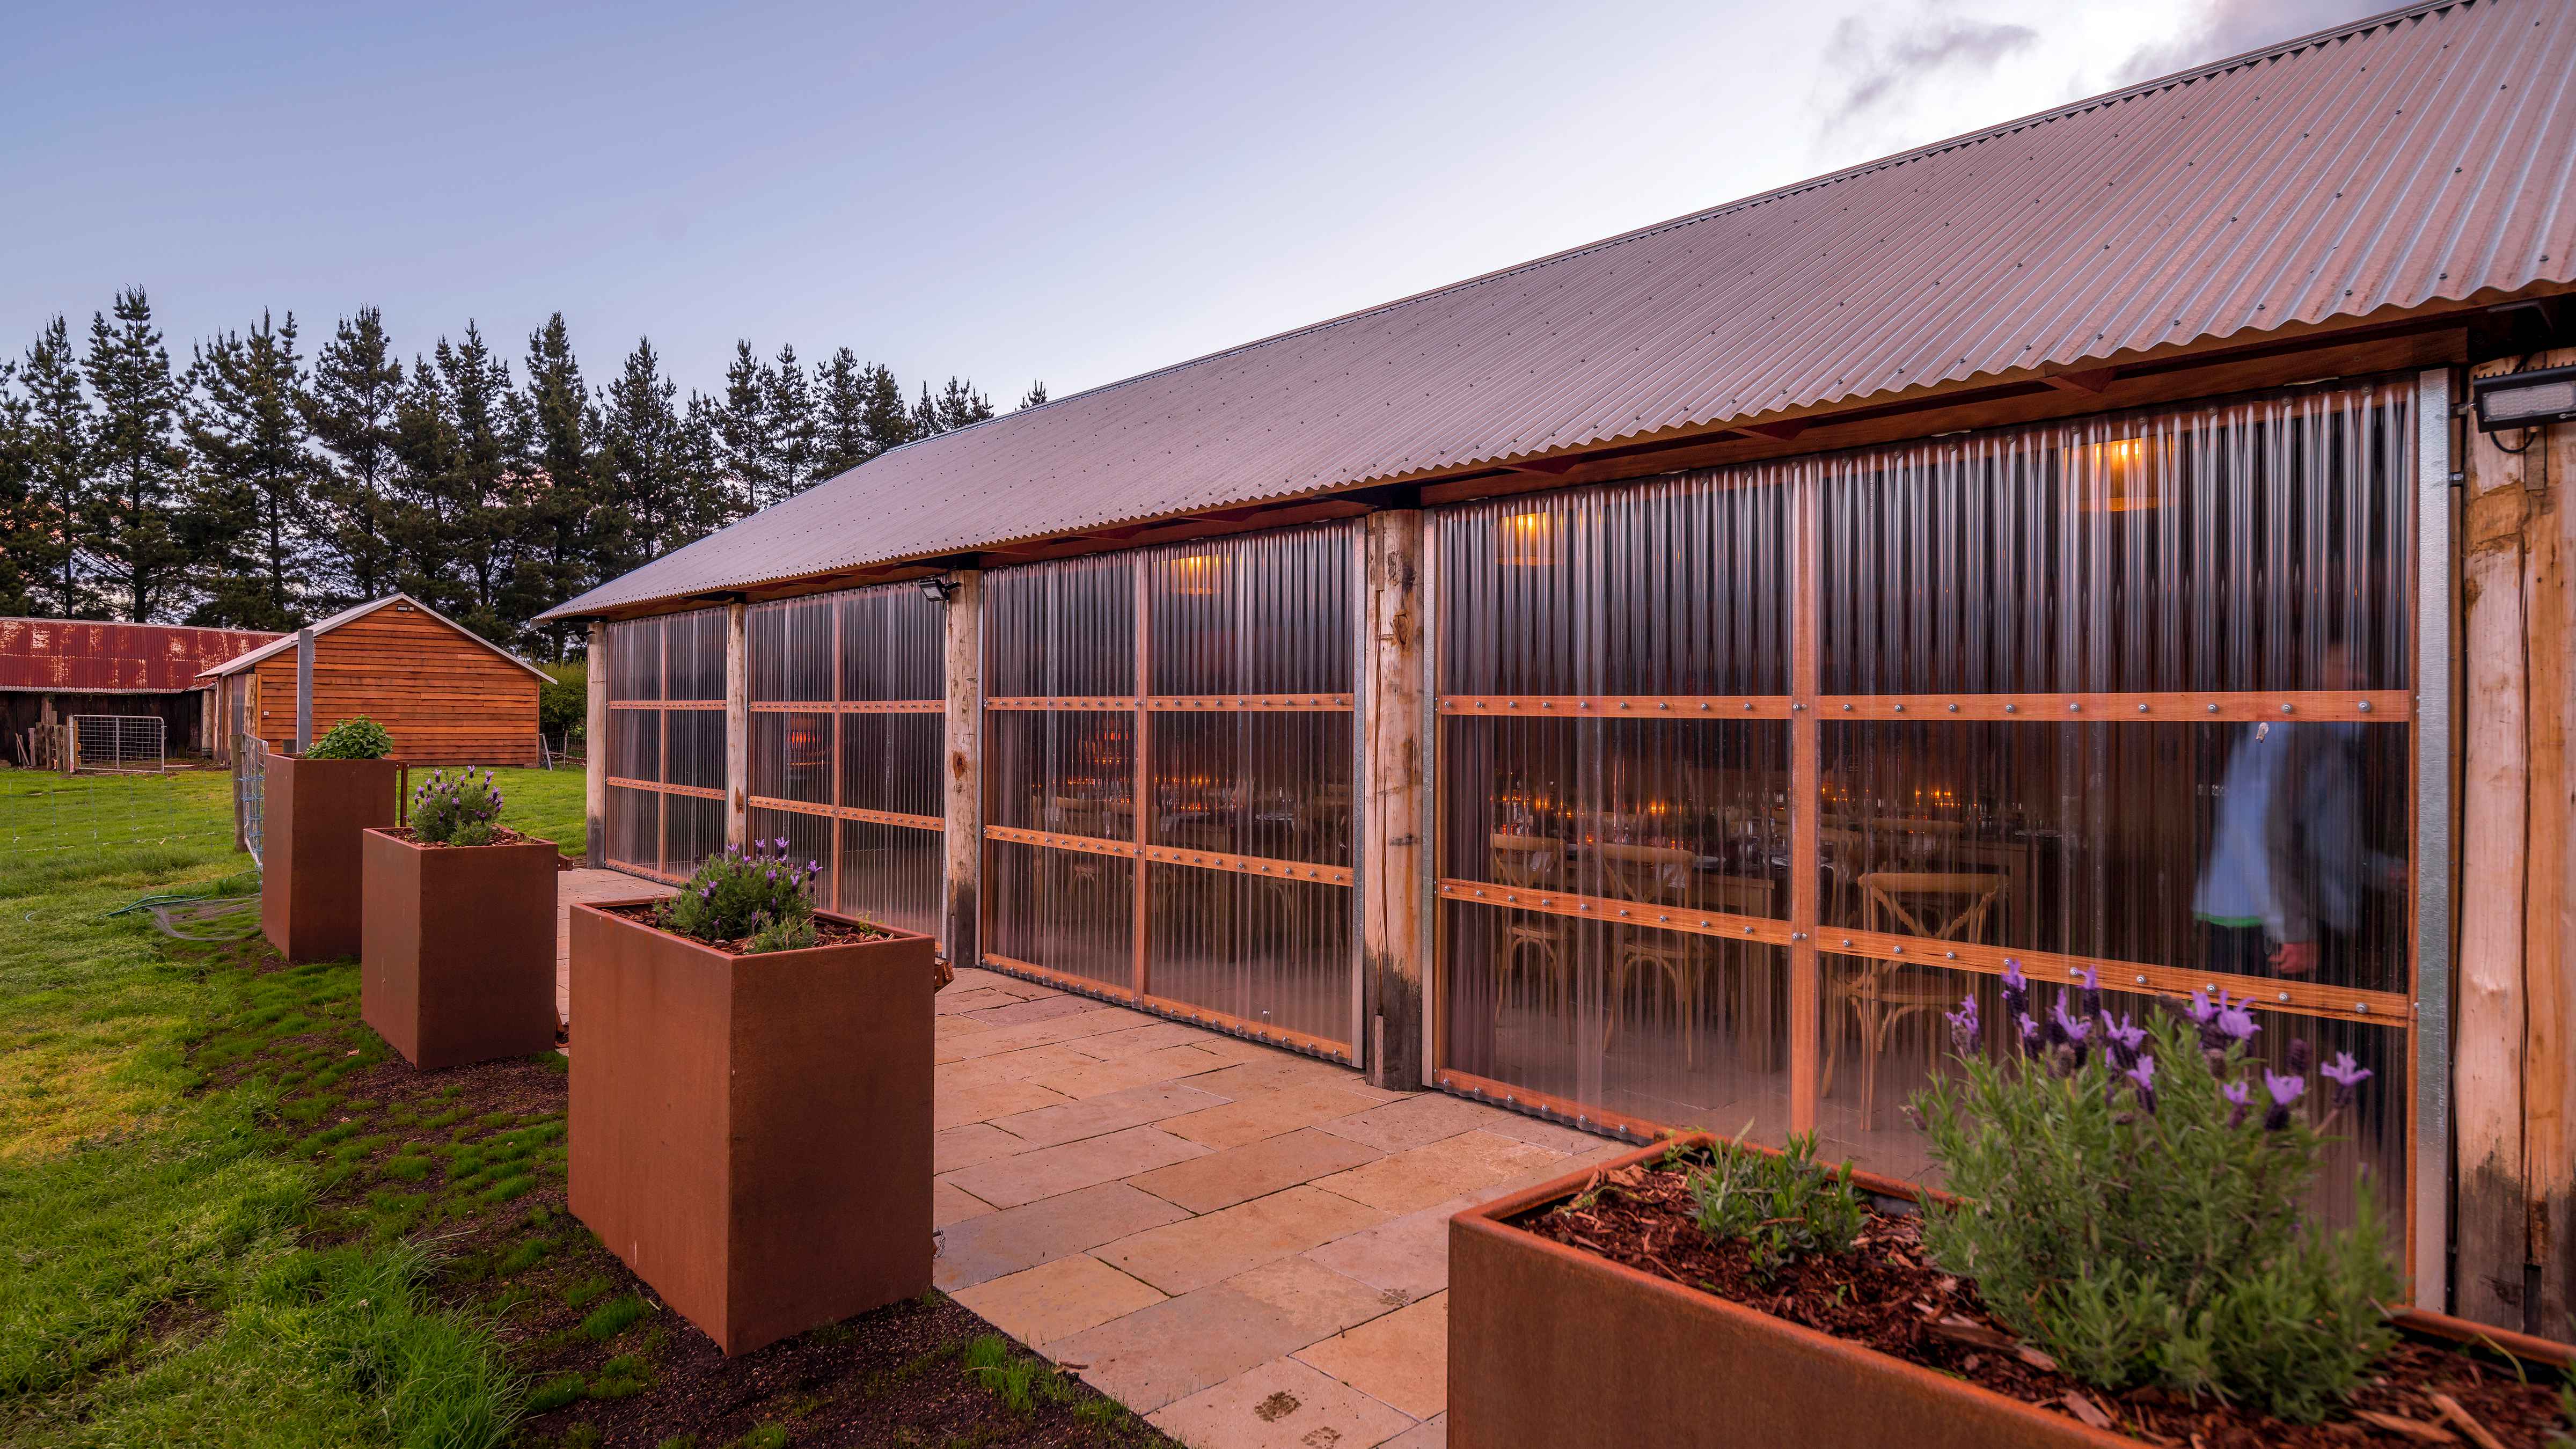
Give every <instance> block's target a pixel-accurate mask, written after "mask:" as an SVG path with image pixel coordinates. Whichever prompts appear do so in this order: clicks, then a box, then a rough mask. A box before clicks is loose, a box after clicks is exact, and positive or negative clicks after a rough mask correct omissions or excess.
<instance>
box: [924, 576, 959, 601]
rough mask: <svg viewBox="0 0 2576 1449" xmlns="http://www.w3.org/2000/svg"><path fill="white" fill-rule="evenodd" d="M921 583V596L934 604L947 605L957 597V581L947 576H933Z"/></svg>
mask: <svg viewBox="0 0 2576 1449" xmlns="http://www.w3.org/2000/svg"><path fill="white" fill-rule="evenodd" d="M920 583H921V596H922V597H923V598H925V599H928V600H929V601H930V602H932V603H934V604H945V603H947V602H948V601H949V600H950V599H953V598H955V597H956V596H957V581H956V580H955V579H952V578H950V577H948V576H947V575H946V574H932V575H931V576H930V577H929V578H926V579H923V580H921V581H920Z"/></svg>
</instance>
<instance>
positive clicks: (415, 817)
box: [411, 769, 501, 845]
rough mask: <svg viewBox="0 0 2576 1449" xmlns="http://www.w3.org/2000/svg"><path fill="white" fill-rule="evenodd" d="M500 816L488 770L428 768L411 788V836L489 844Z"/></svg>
mask: <svg viewBox="0 0 2576 1449" xmlns="http://www.w3.org/2000/svg"><path fill="white" fill-rule="evenodd" d="M500 818H501V787H500V786H498V785H495V784H493V783H492V772H491V771H490V770H485V771H484V772H483V773H482V774H481V775H479V776H478V775H476V774H475V773H474V771H473V770H471V769H463V770H459V771H457V772H456V773H455V774H454V775H453V776H451V775H449V774H448V773H447V772H446V771H445V770H432V771H430V772H429V777H428V778H427V779H425V780H423V781H421V782H420V784H419V786H418V787H416V788H415V789H414V790H413V791H412V792H411V833H412V838H413V839H415V840H419V841H422V842H424V843H427V844H430V845H490V844H491V843H492V841H493V839H494V831H495V829H496V828H497V827H495V825H494V824H493V822H495V821H497V820H499V819H500Z"/></svg>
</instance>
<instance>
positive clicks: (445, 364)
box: [433, 321, 530, 645]
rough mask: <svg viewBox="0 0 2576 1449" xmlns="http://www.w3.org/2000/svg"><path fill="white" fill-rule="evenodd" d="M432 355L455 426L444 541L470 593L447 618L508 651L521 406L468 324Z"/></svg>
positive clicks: (520, 480)
mask: <svg viewBox="0 0 2576 1449" xmlns="http://www.w3.org/2000/svg"><path fill="white" fill-rule="evenodd" d="M433 355H434V356H435V357H436V358H437V360H438V369H439V374H440V381H441V383H443V384H444V389H445V392H446V395H447V397H448V398H449V400H450V401H451V402H452V403H453V404H454V407H455V412H454V417H455V420H456V456H455V466H454V468H453V469H452V470H451V472H450V473H449V475H448V478H447V480H446V487H445V489H444V490H443V491H444V492H445V494H446V497H447V499H448V501H449V503H450V508H451V511H450V513H449V514H448V529H447V538H446V540H445V542H446V544H447V547H448V549H449V552H450V555H451V556H452V557H453V558H454V559H455V560H456V562H457V565H458V568H459V582H461V583H463V584H465V585H466V586H467V592H466V593H465V595H464V596H463V597H462V598H461V599H460V600H459V608H458V609H457V610H456V612H455V613H454V614H452V615H451V617H453V618H455V619H456V621H457V622H458V623H460V624H462V625H464V626H465V627H466V628H468V629H471V630H473V631H474V632H475V633H477V634H480V635H482V636H483V637H484V638H486V639H490V640H492V641H493V642H495V643H498V644H503V645H507V644H510V643H513V642H515V641H516V638H517V634H518V631H517V629H515V628H514V627H512V626H513V623H514V621H513V620H512V619H511V618H510V613H509V609H508V607H507V604H506V601H505V600H504V599H503V597H502V591H503V586H504V584H505V583H506V581H507V580H508V579H509V578H510V577H511V575H512V572H513V569H514V565H515V563H516V557H515V556H516V553H517V549H518V540H519V531H520V529H521V527H522V526H523V525H524V524H525V523H526V521H527V513H528V503H527V497H526V491H525V490H526V482H527V470H526V466H525V447H526V440H527V436H528V433H529V431H530V424H529V420H528V418H527V415H526V412H525V407H526V404H525V403H524V402H523V401H522V400H521V398H520V397H519V393H518V389H517V388H515V387H513V386H512V385H511V383H510V364H508V363H506V362H503V361H502V360H500V359H499V358H497V357H494V356H493V355H492V349H491V348H490V347H488V346H486V345H485V344H484V341H483V334H482V332H481V330H480V329H478V328H477V327H476V326H475V325H474V324H473V323H472V322H470V321H469V322H467V323H466V324H465V339H464V340H463V341H462V342H459V343H457V344H456V345H454V346H453V347H451V346H449V345H448V344H447V342H446V341H445V339H441V340H440V342H439V345H438V349H437V351H436V352H435V353H434V354H433Z"/></svg>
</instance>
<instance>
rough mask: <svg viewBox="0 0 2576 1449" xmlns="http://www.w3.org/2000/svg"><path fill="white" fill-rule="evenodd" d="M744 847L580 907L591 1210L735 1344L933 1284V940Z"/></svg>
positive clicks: (577, 1165)
mask: <svg viewBox="0 0 2576 1449" xmlns="http://www.w3.org/2000/svg"><path fill="white" fill-rule="evenodd" d="M821 872H822V866H821V865H820V864H819V863H816V862H812V861H806V862H801V863H800V862H797V861H794V860H791V859H790V858H789V856H788V846H787V842H786V841H785V840H783V839H782V840H777V841H765V842H761V843H759V844H756V845H754V846H753V847H752V848H751V849H750V850H748V851H745V850H740V849H735V848H728V849H727V850H726V851H725V853H724V854H722V855H720V856H716V857H714V858H712V859H710V860H708V861H707V862H706V863H705V864H704V865H702V866H700V867H699V868H698V870H697V873H696V874H694V875H692V876H691V877H690V878H689V880H688V883H687V884H686V885H684V886H682V887H681V888H680V891H679V893H678V894H677V895H676V896H672V897H669V898H667V899H662V900H654V899H641V900H629V901H606V902H599V903H596V904H576V905H575V906H574V907H573V911H572V1107H571V1112H570V1117H571V1122H570V1137H571V1140H570V1143H569V1144H568V1146H569V1153H570V1158H571V1163H570V1170H571V1183H570V1187H571V1200H572V1210H573V1213H574V1215H575V1216H577V1217H579V1218H580V1219H581V1220H582V1221H583V1222H584V1223H586V1224H588V1225H589V1227H590V1229H591V1231H593V1232H595V1233H597V1234H598V1235H599V1239H600V1241H601V1242H603V1243H605V1244H607V1245H608V1248H609V1250H610V1251H611V1252H614V1253H616V1254H617V1255H618V1256H619V1257H621V1258H623V1259H624V1260H625V1261H626V1264H627V1266H628V1267H630V1268H632V1269H634V1270H635V1274H636V1276H637V1277H640V1278H642V1279H643V1280H644V1281H645V1282H647V1283H650V1284H652V1285H653V1287H654V1288H655V1289H656V1290H657V1291H658V1292H660V1293H661V1295H662V1297H663V1300H664V1301H665V1302H667V1303H669V1304H670V1305H671V1306H672V1307H673V1308H675V1309H677V1310H678V1311H679V1312H680V1313H681V1314H682V1315H683V1316H684V1317H686V1318H688V1319H689V1321H691V1322H692V1323H695V1324H696V1325H698V1327H699V1328H701V1329H703V1330H705V1332H706V1333H707V1335H708V1336H709V1337H710V1338H712V1339H714V1340H715V1342H716V1345H717V1347H719V1348H720V1349H722V1350H723V1351H724V1352H725V1353H728V1354H735V1353H744V1352H748V1351H749V1350H751V1349H755V1348H758V1347H760V1346H762V1345H763V1344H767V1343H772V1342H775V1341H777V1340H778V1339H781V1338H785V1337H788V1336H790V1335H792V1334H798V1333H803V1332H805V1331H806V1330H808V1329H811V1328H815V1327H818V1326H820V1325H822V1324H826V1323H832V1322H837V1321H839V1320H840V1319H843V1318H847V1317H849V1316H850V1315H852V1314H854V1313H862V1312H865V1311H867V1310H868V1309H871V1308H876V1307H880V1306H882V1305H884V1304H888V1303H893V1302H896V1301H899V1300H901V1299H905V1298H912V1297H917V1296H919V1295H920V1294H921V1293H923V1292H925V1291H927V1290H928V1288H929V1286H930V1257H931V1241H930V1231H931V1229H930V1163H931V1157H930V1137H931V1126H930V1123H931V1063H932V1056H933V1048H932V1040H933V1036H934V1033H933V1028H932V1016H933V1012H934V1010H935V1008H934V1006H933V1005H932V997H933V996H934V995H936V994H937V992H938V990H939V987H940V986H941V985H942V984H944V981H943V977H944V974H945V972H944V968H943V967H942V966H941V965H940V964H939V963H938V962H937V961H936V960H935V959H934V956H933V951H932V943H931V940H930V938H929V937H927V936H922V935H918V934H915V933H913V932H910V931H898V930H892V929H889V928H887V927H883V926H877V925H871V924H869V923H867V922H864V921H860V920H856V919H854V918H852V917H849V916H842V915H835V914H832V913H830V912H825V911H819V910H816V909H815V907H814V900H813V885H814V881H815V879H816V877H817V876H819V875H820V874H821Z"/></svg>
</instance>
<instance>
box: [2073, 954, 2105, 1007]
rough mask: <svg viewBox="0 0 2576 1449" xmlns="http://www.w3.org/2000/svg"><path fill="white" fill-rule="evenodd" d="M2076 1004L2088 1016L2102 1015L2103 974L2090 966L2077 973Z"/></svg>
mask: <svg viewBox="0 0 2576 1449" xmlns="http://www.w3.org/2000/svg"><path fill="white" fill-rule="evenodd" d="M2075 1004H2076V1006H2077V1007H2078V1008H2079V1009H2081V1010H2082V1011H2083V1013H2084V1014H2085V1015H2086V1016H2099V1015H2101V1014H2102V974H2101V973H2100V972H2098V971H2095V970H2094V969H2093V968H2092V967H2090V966H2087V967H2084V968H2083V969H2081V970H2079V971H2077V972H2076V973H2075Z"/></svg>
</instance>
